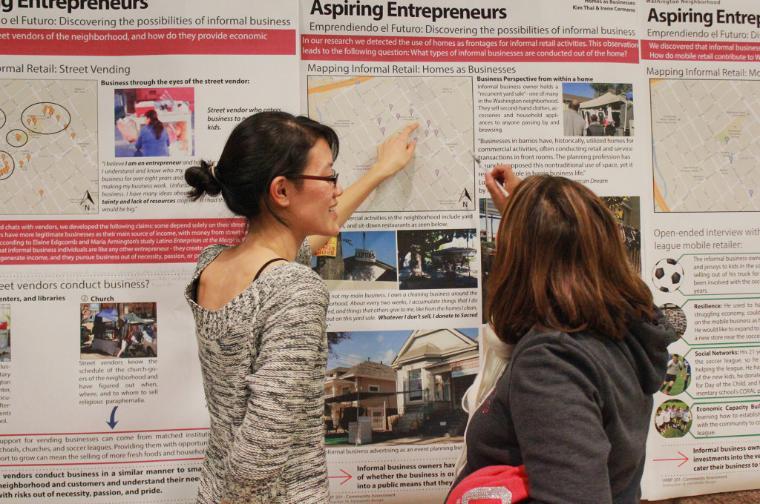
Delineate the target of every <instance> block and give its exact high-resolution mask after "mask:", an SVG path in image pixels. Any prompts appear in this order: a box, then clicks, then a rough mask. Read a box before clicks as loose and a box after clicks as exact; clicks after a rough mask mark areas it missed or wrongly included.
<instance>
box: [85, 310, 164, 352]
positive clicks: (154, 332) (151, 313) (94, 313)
mask: <svg viewBox="0 0 760 504" xmlns="http://www.w3.org/2000/svg"><path fill="white" fill-rule="evenodd" d="M156 321H157V318H156V303H152V302H147V303H145V302H135V303H82V304H81V305H80V329H79V334H80V337H79V345H80V353H79V358H80V359H82V360H96V359H119V358H122V359H123V358H129V359H131V358H145V357H157V356H158V325H157V323H156Z"/></svg>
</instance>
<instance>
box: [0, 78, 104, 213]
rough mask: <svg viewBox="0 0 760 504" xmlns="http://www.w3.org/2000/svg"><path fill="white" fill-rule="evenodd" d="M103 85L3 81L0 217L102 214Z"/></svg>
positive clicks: (0, 82)
mask: <svg viewBox="0 0 760 504" xmlns="http://www.w3.org/2000/svg"><path fill="white" fill-rule="evenodd" d="M97 117H98V116H97V82H96V81H81V80H0V195H2V196H1V197H0V213H3V214H34V215H76V214H91V213H97V211H98V143H97Z"/></svg>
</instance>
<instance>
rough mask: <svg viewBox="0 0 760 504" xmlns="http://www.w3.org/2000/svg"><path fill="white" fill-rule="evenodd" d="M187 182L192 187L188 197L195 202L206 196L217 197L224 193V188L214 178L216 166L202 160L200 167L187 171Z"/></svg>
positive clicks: (192, 167)
mask: <svg viewBox="0 0 760 504" xmlns="http://www.w3.org/2000/svg"><path fill="white" fill-rule="evenodd" d="M185 182H187V183H188V185H190V186H191V187H192V189H190V190H189V191H188V193H187V195H188V197H189V198H190V199H191V200H193V201H195V200H197V199H198V198H200V197H201V196H203V195H204V194H208V195H209V196H216V195H217V194H219V193H220V192H222V186H221V184H219V180H218V179H217V178H216V177H215V176H214V164H213V163H210V162H208V161H204V160H202V159H201V161H200V163H199V164H198V165H196V166H191V167H190V168H188V169H187V170H185Z"/></svg>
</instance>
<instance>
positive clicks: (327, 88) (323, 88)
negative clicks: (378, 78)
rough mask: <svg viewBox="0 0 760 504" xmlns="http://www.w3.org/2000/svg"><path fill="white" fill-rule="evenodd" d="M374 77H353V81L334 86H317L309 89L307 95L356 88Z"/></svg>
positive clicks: (341, 82)
mask: <svg viewBox="0 0 760 504" xmlns="http://www.w3.org/2000/svg"><path fill="white" fill-rule="evenodd" d="M372 78H373V77H371V76H364V77H352V78H351V79H346V80H343V81H339V82H333V83H332V84H325V85H324V86H317V87H313V88H309V91H308V93H307V94H317V93H327V92H330V91H333V90H335V89H340V88H343V87H348V86H354V85H356V84H361V83H362V82H366V81H368V80H370V79H372Z"/></svg>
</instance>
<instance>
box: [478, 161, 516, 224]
mask: <svg viewBox="0 0 760 504" xmlns="http://www.w3.org/2000/svg"><path fill="white" fill-rule="evenodd" d="M521 181H522V179H521V178H520V177H518V176H517V175H515V174H514V173H513V172H512V165H509V164H497V165H496V166H494V167H493V169H492V170H491V171H490V172H486V189H488V192H489V193H490V194H491V200H493V204H494V206H495V207H496V209H497V210H499V213H500V214H503V213H504V210H506V208H507V202H508V200H509V195H510V194H512V193H513V192H515V189H516V188H517V186H518V185H519V184H520V182H521Z"/></svg>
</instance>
